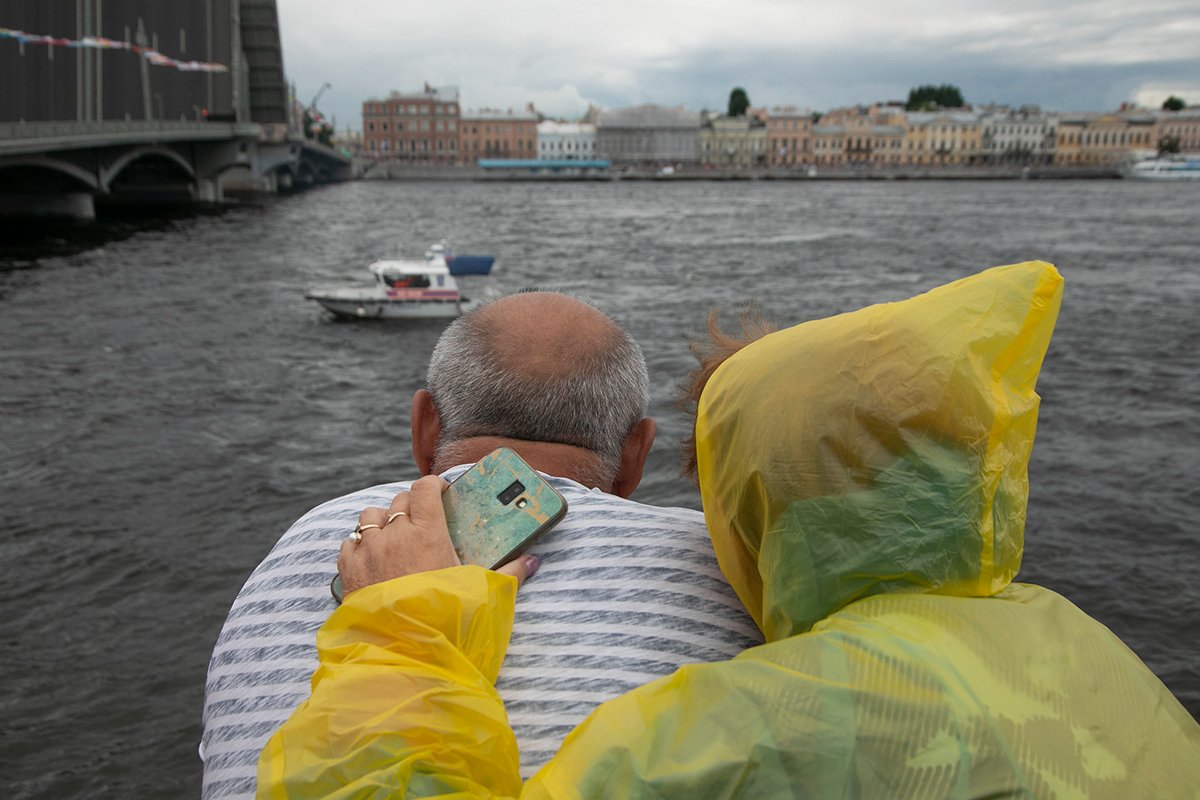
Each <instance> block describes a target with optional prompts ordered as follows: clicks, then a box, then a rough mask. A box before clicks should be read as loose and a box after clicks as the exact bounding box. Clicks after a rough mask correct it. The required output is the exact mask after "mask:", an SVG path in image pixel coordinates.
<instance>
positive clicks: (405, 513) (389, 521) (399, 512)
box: [383, 511, 408, 527]
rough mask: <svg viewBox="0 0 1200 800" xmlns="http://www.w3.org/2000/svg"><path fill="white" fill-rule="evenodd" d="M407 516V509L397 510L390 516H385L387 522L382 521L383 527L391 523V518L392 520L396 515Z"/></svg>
mask: <svg viewBox="0 0 1200 800" xmlns="http://www.w3.org/2000/svg"><path fill="white" fill-rule="evenodd" d="M407 516H408V512H407V511H397V512H396V513H394V514H392V515H391V516H389V517H388V518H387V522H385V523H383V524H384V527H386V526H388V525H391V524H392V520H394V519H395V518H396V517H407Z"/></svg>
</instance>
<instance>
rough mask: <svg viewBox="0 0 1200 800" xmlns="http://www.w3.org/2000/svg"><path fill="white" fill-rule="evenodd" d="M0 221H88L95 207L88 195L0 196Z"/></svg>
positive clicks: (89, 194)
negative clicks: (5, 219)
mask: <svg viewBox="0 0 1200 800" xmlns="http://www.w3.org/2000/svg"><path fill="white" fill-rule="evenodd" d="M0 218H7V219H12V218H20V219H65V220H78V221H81V222H91V221H92V220H94V219H96V204H95V201H94V199H93V197H92V195H91V193H90V192H61V193H40V192H37V193H35V192H22V193H19V194H0Z"/></svg>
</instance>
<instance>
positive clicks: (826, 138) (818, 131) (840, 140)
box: [812, 117, 846, 167]
mask: <svg viewBox="0 0 1200 800" xmlns="http://www.w3.org/2000/svg"><path fill="white" fill-rule="evenodd" d="M812 143H813V159H812V160H813V163H814V164H816V165H817V166H821V167H840V166H841V165H842V164H844V163H846V152H845V147H846V132H845V130H844V129H843V128H842V126H841V125H827V124H825V118H824V117H822V118H821V119H820V120H819V121H818V122H817V124H815V125H813V128H812Z"/></svg>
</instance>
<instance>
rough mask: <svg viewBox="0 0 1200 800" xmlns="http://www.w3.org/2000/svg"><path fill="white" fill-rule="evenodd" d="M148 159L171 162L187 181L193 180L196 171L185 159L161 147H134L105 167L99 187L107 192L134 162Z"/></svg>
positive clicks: (169, 149)
mask: <svg viewBox="0 0 1200 800" xmlns="http://www.w3.org/2000/svg"><path fill="white" fill-rule="evenodd" d="M148 157H159V158H164V159H166V160H167V161H170V162H173V163H174V164H175V165H176V166H178V167H179V168H180V169H181V170H182V171H183V173H184V175H185V176H186V177H187V179H188V180H189V181H192V180H195V178H196V170H195V169H194V168H193V167H192V165H191V164H190V163H189V162H188V160H187V159H186V158H184V157H183V156H181V155H180V154H179V153H177V152H175V151H174V150H172V149H171V148H169V147H163V146H161V145H146V146H143V147H135V148H133V149H131V150H127V151H125V152H124V153H122V154H121V155H120V156H118V157H117V158H116V160H114V161H113V162H112V163H111V164H109V165H108V166H107V167H105V168H104V169H103V170H102V172H101V185H102V186H103V188H104V190H105V191H109V190H110V189H111V187H112V183H113V181H114V180H116V179H117V177H118V176H119V175H120V174H121V173H122V172H124V171H125V169H126V168H127V167H128V166H129V165H130V164H132V163H133V162H135V161H138V160H140V159H143V158H148Z"/></svg>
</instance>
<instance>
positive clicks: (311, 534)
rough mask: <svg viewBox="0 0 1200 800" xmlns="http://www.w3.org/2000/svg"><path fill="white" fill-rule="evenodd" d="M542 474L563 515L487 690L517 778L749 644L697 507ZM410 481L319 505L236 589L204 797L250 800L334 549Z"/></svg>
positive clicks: (295, 684) (214, 697) (303, 681)
mask: <svg viewBox="0 0 1200 800" xmlns="http://www.w3.org/2000/svg"><path fill="white" fill-rule="evenodd" d="M465 470H466V467H465V466H463V467H455V468H453V469H451V470H448V471H447V472H446V473H444V474H443V477H444V478H446V480H453V479H454V478H455V477H457V476H458V475H460V474H461V473H462V472H463V471H465ZM547 477H548V478H549V480H550V482H551V483H552V484H553V485H554V487H555V488H556V489H558V490H559V491H560V492H562V494H563V496H564V497H566V499H567V504H568V508H569V510H568V512H567V515H566V517H565V518H564V519H563V521H562V522H561V523H559V525H558V526H557V527H556V528H554V529H553V530H552V531H551V532H550V533H548V534H547V535H546V536H544V537H543V538H542V539H541V540H540V541H539V542H538V543H537V544H536V545H534V547H533V548H532V549H531V550H530V552H532V553H535V554H536V555H538V556H539V557H540V558H541V560H542V566H541V569H539V571H538V573H537V575H536V576H535V577H533V578H532V579H530V580H529V581H528V582H527V583H526V584H525V585H524V586H523V587H522V588H521V591H520V593H519V594H518V596H517V605H516V619H515V621H514V625H513V632H512V638H511V640H510V643H509V647H508V655H507V656H506V658H505V661H504V666H503V668H502V669H501V671H500V677H499V679H498V680H497V682H496V688H497V689H498V691H499V692H500V696H501V698H503V700H504V705H505V709H506V710H507V712H508V718H509V722H510V723H511V724H512V727H513V731H514V732H515V733H516V738H517V745H518V748H519V750H520V754H521V775H522V777H525V778H528V777H529V776H531V775H532V774H533V773H534V772H536V771H537V770H538V769H539V768H540V767H541V766H542V765H543V764H544V763H546V761H548V760H549V759H550V758H551V757H552V756H553V755H554V754H555V753H556V752H557V751H558V748H559V745H561V743H562V740H563V738H564V737H565V736H566V734H567V733H569V732H570V731H571V730H572V729H573V728H574V727H575V726H576V725H578V724H579V723H580V722H582V721H583V719H584V717H586V716H587V715H588V714H590V713H591V712H592V710H593V709H594V708H595V707H596V706H597V705H599V704H600V703H602V702H604V701H605V700H609V699H611V698H613V697H617V696H619V695H621V694H624V693H625V692H627V691H629V690H631V689H634V688H636V687H638V686H641V685H642V684H644V683H646V682H648V681H651V680H654V679H656V678H659V677H662V676H664V675H669V674H670V673H672V672H674V671H675V669H676V668H678V667H680V666H683V665H684V664H690V663H696V662H702V661H718V660H723V659H728V658H732V657H733V656H735V655H737V654H738V653H740V652H741V651H742V650H744V649H746V648H747V647H753V646H754V645H757V644H761V643H762V636H761V634H760V633H759V632H758V629H757V628H756V627H755V625H754V622H753V621H752V620H751V619H750V617H749V615H748V614H747V613H746V612H745V610H744V609H743V608H742V604H741V603H740V602H739V600H738V598H737V596H736V595H735V594H734V592H733V590H732V589H731V588H730V587H729V584H728V583H727V582H726V581H725V578H724V577H723V576H722V575H721V573H720V570H719V569H718V567H717V562H716V557H715V556H714V555H713V551H712V545H711V544H710V543H709V540H708V533H707V531H706V529H705V527H704V517H703V515H702V514H701V513H700V512H698V511H693V510H690V509H683V508H658V507H655V506H648V505H643V504H641V503H637V502H634V501H632V500H625V499H622V498H620V497H616V496H614V495H610V494H605V493H604V492H600V491H598V490H594V489H593V490H589V489H586V488H584V487H583V486H582V485H580V484H578V483H575V482H574V481H571V480H567V479H565V478H555V477H550V476H547ZM408 487H409V483H408V482H407V481H404V482H399V483H390V484H384V485H381V486H374V487H372V488H370V489H363V490H362V491H358V492H354V493H353V494H349V495H346V496H344V497H340V498H338V499H336V500H331V501H330V502H328V503H324V504H322V505H320V506H317V507H316V508H314V509H313V510H312V511H310V512H308V513H307V514H305V515H304V516H303V517H301V518H300V519H299V520H298V521H297V522H296V523H295V524H294V525H292V527H291V528H289V529H288V531H287V532H286V533H285V534H284V535H283V537H282V538H281V539H280V540H279V542H278V543H277V544H276V545H275V547H274V549H272V550H271V552H270V554H269V555H268V556H267V557H266V559H265V560H264V561H263V562H262V563H261V564H260V565H259V566H258V568H257V569H255V570H254V572H253V573H252V574H251V576H250V578H249V579H248V580H247V581H246V584H245V586H243V587H242V590H241V592H239V593H238V596H237V599H236V600H234V603H233V607H232V608H231V609H230V611H229V616H228V618H227V619H226V621H225V625H224V627H223V628H222V630H221V634H220V636H219V637H218V638H217V643H216V646H215V648H214V649H213V655H212V660H211V662H210V663H209V668H208V680H207V682H206V685H205V698H204V735H203V740H202V743H201V745H200V752H201V757H202V758H203V759H204V790H203V797H204V798H205V800H215V799H216V798H232V797H239V798H250V797H253V796H254V791H255V783H256V775H257V764H258V756H259V753H260V751H261V750H262V748H263V746H264V745H265V744H266V741H267V739H269V738H270V736H271V734H273V733H274V732H275V730H276V729H277V728H278V727H279V726H280V725H281V724H283V722H284V721H285V720H286V719H287V718H288V717H289V716H290V715H291V713H292V711H293V710H295V708H296V707H297V706H299V705H300V704H301V703H302V702H304V700H306V699H307V698H308V695H309V682H310V679H311V676H312V673H313V671H314V670H315V669H316V667H317V655H316V632H317V629H318V628H319V627H320V626H321V624H322V623H324V622H325V620H326V619H327V618H328V616H329V614H330V613H331V612H332V611H333V609H334V608H335V607H336V604H335V601H334V600H333V598H332V596H331V595H330V593H329V581H330V579H331V578H332V577H333V575H334V574H335V573H336V571H337V556H338V548H339V547H340V546H341V544H342V542H343V541H344V539H345V538H346V534H347V533H348V532H349V531H350V530H352V529H353V528H354V526H355V524H356V522H357V521H358V515H359V512H361V511H362V510H363V509H364V508H366V507H367V506H380V507H383V508H386V507H387V506H388V504H389V503H390V502H391V500H392V497H393V496H394V495H395V494H396V493H397V492H401V491H405V490H407V489H408Z"/></svg>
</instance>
